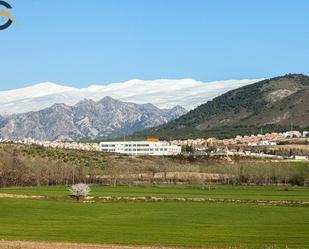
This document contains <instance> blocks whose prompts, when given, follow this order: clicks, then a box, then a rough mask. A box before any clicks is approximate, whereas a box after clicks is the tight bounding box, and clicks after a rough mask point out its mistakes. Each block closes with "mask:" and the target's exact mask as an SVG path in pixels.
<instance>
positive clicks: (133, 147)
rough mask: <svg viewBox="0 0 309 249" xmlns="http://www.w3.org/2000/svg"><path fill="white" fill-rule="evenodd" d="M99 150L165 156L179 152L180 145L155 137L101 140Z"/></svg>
mask: <svg viewBox="0 0 309 249" xmlns="http://www.w3.org/2000/svg"><path fill="white" fill-rule="evenodd" d="M100 150H101V151H102V152H112V153H121V154H128V155H154V156H167V155H178V154H180V153H181V146H178V145H171V144H170V143H168V142H160V141H158V140H157V139H147V141H122V142H121V141H118V142H101V143H100Z"/></svg>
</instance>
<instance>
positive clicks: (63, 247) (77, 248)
mask: <svg viewBox="0 0 309 249" xmlns="http://www.w3.org/2000/svg"><path fill="white" fill-rule="evenodd" d="M0 249H180V247H156V246H122V245H104V244H103V245H102V244H84V243H59V242H55V243H54V242H32V241H0ZM187 249H188V248H187Z"/></svg>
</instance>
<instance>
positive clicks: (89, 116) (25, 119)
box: [0, 97, 187, 141]
mask: <svg viewBox="0 0 309 249" xmlns="http://www.w3.org/2000/svg"><path fill="white" fill-rule="evenodd" d="M186 112H187V111H186V110H185V109H184V108H182V107H181V106H176V107H174V108H172V109H159V108H158V107H156V106H154V105H152V104H150V103H147V104H140V105H139V104H135V103H130V102H121V101H119V100H115V99H113V98H111V97H104V98H102V99H101V100H99V101H97V102H96V101H93V100H87V99H86V100H83V101H80V102H78V103H77V104H75V105H74V106H69V105H66V104H63V103H61V104H54V105H52V106H51V107H48V108H45V109H43V110H40V111H32V112H28V113H20V114H12V115H9V116H5V117H0V137H2V138H10V139H23V138H34V139H37V140H49V141H53V140H79V139H99V138H112V137H119V136H123V135H128V134H131V133H133V132H136V131H141V130H144V129H147V128H150V127H154V126H158V125H161V124H163V123H166V122H168V121H170V120H173V119H175V118H178V117H180V116H181V115H183V114H185V113H186Z"/></svg>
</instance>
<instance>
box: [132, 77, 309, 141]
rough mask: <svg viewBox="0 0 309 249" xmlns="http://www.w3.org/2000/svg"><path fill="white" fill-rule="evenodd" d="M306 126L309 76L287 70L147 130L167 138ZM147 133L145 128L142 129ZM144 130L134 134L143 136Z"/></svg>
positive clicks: (232, 133) (232, 134) (308, 106)
mask: <svg viewBox="0 0 309 249" xmlns="http://www.w3.org/2000/svg"><path fill="white" fill-rule="evenodd" d="M291 126H293V127H294V128H298V129H305V128H307V127H308V126H309V76H307V75H304V74H287V75H284V76H278V77H274V78H271V79H265V80H262V81H259V82H257V83H254V84H250V85H247V86H243V87H240V88H237V89H234V90H231V91H229V92H227V93H225V94H222V95H220V96H218V97H216V98H214V99H213V100H211V101H207V102H205V103H204V104H202V105H200V106H198V107H197V108H195V109H193V110H190V111H189V112H188V113H187V114H185V115H183V116H181V117H179V118H178V119H175V120H173V121H171V122H169V123H167V124H163V125H161V126H159V127H155V128H153V129H150V130H149V131H147V135H148V136H156V137H160V138H162V139H163V138H164V139H168V138H171V137H172V138H197V137H210V136H215V137H219V138H225V137H233V136H236V135H248V134H252V133H258V132H259V130H260V129H261V128H262V129H264V131H265V132H268V131H269V132H271V131H283V130H287V129H290V127H291ZM308 128H309V127H308ZM145 133H146V132H145ZM145 133H138V134H135V135H134V136H133V137H143V136H144V137H145Z"/></svg>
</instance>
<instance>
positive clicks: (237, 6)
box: [0, 0, 309, 90]
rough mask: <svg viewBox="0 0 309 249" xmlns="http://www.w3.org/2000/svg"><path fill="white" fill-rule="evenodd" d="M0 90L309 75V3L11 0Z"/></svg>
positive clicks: (0, 41)
mask: <svg viewBox="0 0 309 249" xmlns="http://www.w3.org/2000/svg"><path fill="white" fill-rule="evenodd" d="M6 1H7V2H9V3H10V4H11V5H12V7H13V9H12V10H11V13H12V15H13V17H14V19H15V20H16V23H14V24H12V25H11V26H10V27H9V28H8V29H6V30H2V31H0V45H1V52H0V73H1V74H0V75H1V77H0V90H8V89H15V88H19V87H24V86H29V85H32V84H35V83H39V82H46V81H50V82H55V83H59V84H63V85H68V86H74V87H86V86H89V85H92V84H107V83H111V82H121V81H126V80H130V79H144V80H153V79H181V78H192V79H195V80H200V81H205V82H207V81H213V80H227V79H254V78H269V77H273V76H278V75H283V74H286V73H304V74H309V28H308V27H309V1H308V0H297V1H292V0H251V1H247V0H234V1H231V0H103V1H102V0H87V1H86V0H84V1H82V0H65V1H64V0H28V1H25V0H6Z"/></svg>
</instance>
